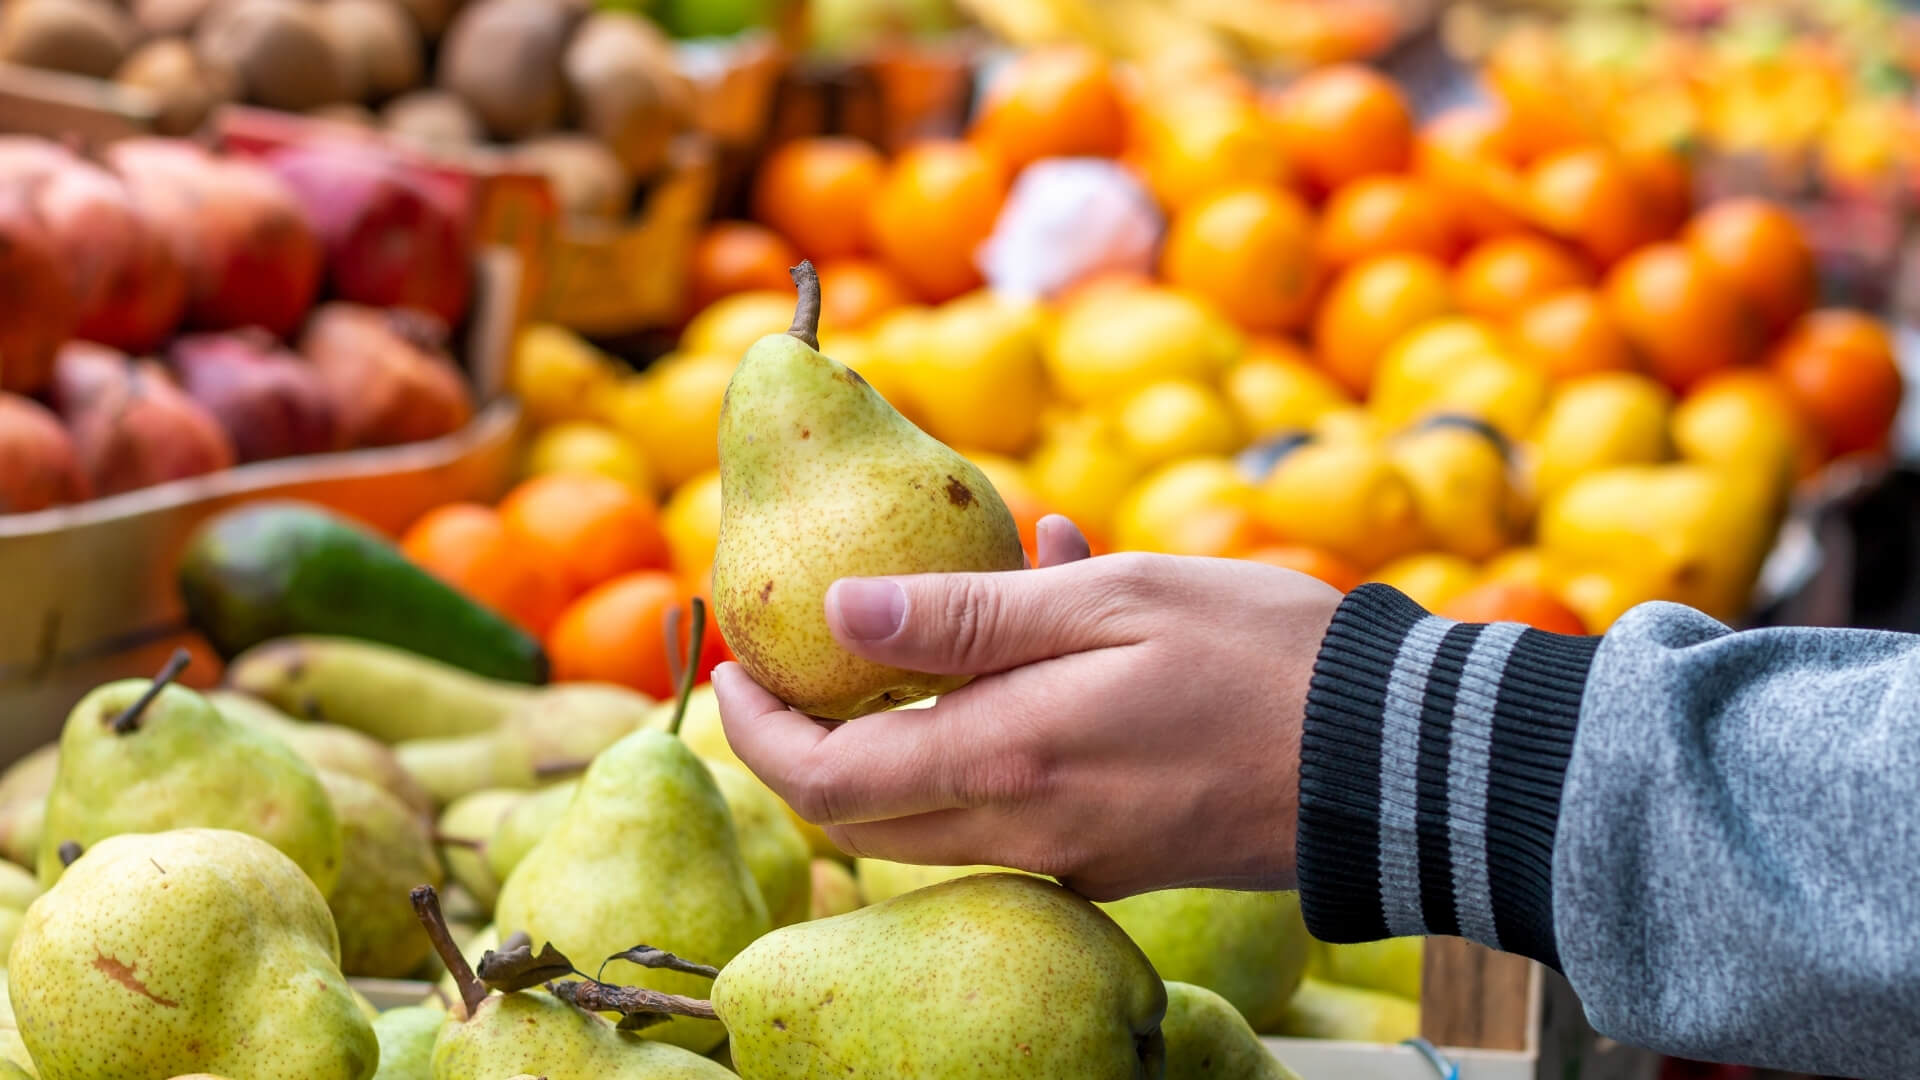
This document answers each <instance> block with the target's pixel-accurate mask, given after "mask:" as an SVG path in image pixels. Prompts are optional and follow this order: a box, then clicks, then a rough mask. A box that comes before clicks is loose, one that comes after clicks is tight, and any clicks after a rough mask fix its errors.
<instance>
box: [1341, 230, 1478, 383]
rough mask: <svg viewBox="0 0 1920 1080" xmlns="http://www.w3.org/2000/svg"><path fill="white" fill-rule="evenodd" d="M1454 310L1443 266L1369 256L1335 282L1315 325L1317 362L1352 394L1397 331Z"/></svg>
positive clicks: (1367, 379)
mask: <svg viewBox="0 0 1920 1080" xmlns="http://www.w3.org/2000/svg"><path fill="white" fill-rule="evenodd" d="M1452 310H1453V288H1452V285H1451V283H1450V282H1449V281H1448V278H1447V268H1446V267H1445V266H1444V265H1442V264H1441V263H1440V262H1439V261H1438V260H1436V259H1432V258H1429V257H1428V256H1425V255H1382V256H1379V257H1378V258H1374V259H1368V260H1367V261H1365V262H1362V263H1360V264H1358V265H1356V266H1354V267H1353V268H1352V269H1350V270H1348V271H1347V272H1346V273H1344V274H1342V275H1341V276H1340V277H1339V279H1338V280H1336V281H1335V282H1334V283H1333V288H1332V289H1331V290H1330V291H1329V292H1328V293H1327V298H1326V300H1325V301H1324V302H1323V303H1321V305H1320V312H1319V315H1318V317H1317V318H1316V320H1315V323H1314V344H1315V347H1316V351H1317V353H1318V355H1319V357H1320V365H1321V366H1322V367H1324V368H1325V369H1326V371H1327V373H1328V374H1329V375H1332V376H1333V377H1334V378H1336V379H1338V380H1340V382H1341V383H1342V384H1344V385H1345V386H1346V388H1347V389H1348V390H1351V391H1352V392H1353V393H1354V394H1355V395H1358V396H1362V397H1364V396H1365V395H1366V393H1367V389H1368V387H1370V386H1371V385H1372V383H1373V369H1374V365H1375V364H1377V363H1379V360H1380V355H1381V354H1382V353H1384V352H1386V350H1387V347H1388V346H1390V345H1392V344H1393V343H1394V341H1396V340H1397V339H1398V338H1399V337H1400V335H1402V334H1404V333H1406V332H1407V331H1409V330H1411V329H1413V328H1414V327H1416V326H1419V325H1420V324H1421V323H1424V322H1426V321H1428V320H1429V319H1436V318H1439V317H1440V316H1442V315H1445V314H1447V313H1448V312H1450V311H1452Z"/></svg>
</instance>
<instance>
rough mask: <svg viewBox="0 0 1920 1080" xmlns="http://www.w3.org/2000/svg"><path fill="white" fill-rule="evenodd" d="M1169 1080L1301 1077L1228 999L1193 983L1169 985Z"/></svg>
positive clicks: (1164, 1024)
mask: <svg viewBox="0 0 1920 1080" xmlns="http://www.w3.org/2000/svg"><path fill="white" fill-rule="evenodd" d="M1160 1032H1161V1034H1162V1035H1164V1036H1166V1040H1167V1080H1300V1078H1299V1077H1297V1076H1295V1075H1294V1074H1293V1073H1292V1071H1290V1070H1289V1069H1288V1068H1287V1067H1286V1066H1284V1065H1282V1064H1280V1062H1279V1061H1278V1060H1276V1059H1275V1058H1274V1056H1273V1053H1272V1051H1270V1050H1268V1049H1267V1048H1266V1047H1264V1046H1262V1045H1260V1036H1258V1035H1255V1034H1254V1033H1253V1028H1251V1027H1249V1026H1248V1025H1247V1018H1246V1017H1244V1016H1241V1015H1240V1010H1238V1009H1236V1008H1234V1007H1233V1004H1232V1003H1231V1002H1229V1001H1228V1000H1227V999H1226V998H1223V997H1221V996H1220V995H1219V994H1216V993H1214V992H1213V991H1211V990H1209V989H1207V988H1206V987H1204V986H1194V985H1193V984H1192V983H1183V982H1170V983H1168V984H1167V1018H1166V1019H1165V1020H1163V1021H1161V1022H1160Z"/></svg>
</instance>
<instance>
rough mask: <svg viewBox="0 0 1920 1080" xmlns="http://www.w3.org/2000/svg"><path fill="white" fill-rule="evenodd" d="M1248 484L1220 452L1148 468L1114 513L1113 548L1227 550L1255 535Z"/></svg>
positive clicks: (1186, 551) (1242, 546)
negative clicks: (1151, 470)
mask: <svg viewBox="0 0 1920 1080" xmlns="http://www.w3.org/2000/svg"><path fill="white" fill-rule="evenodd" d="M1252 499H1253V489H1252V487H1251V486H1250V485H1248V483H1247V482H1246V481H1245V480H1244V479H1242V478H1241V476H1240V473H1239V471H1238V470H1236V469H1235V468H1234V467H1233V462H1231V461H1228V460H1227V459H1225V458H1214V457H1197V458H1186V459H1183V460H1181V461H1175V462H1172V463H1170V464H1167V465H1163V466H1161V467H1160V468H1159V469H1157V470H1155V471H1153V472H1151V473H1148V474H1147V476H1146V478H1145V479H1143V480H1141V481H1140V483H1139V484H1138V485H1136V486H1135V487H1134V489H1133V490H1132V491H1130V492H1128V493H1127V497H1126V498H1125V499H1123V500H1122V501H1121V503H1120V509H1119V511H1118V512H1117V513H1116V514H1115V515H1114V526H1113V527H1114V535H1113V539H1114V547H1115V549H1116V550H1119V551H1161V552H1166V553H1167V554H1170V555H1213V556H1220V555H1227V554H1229V553H1232V552H1237V551H1244V550H1246V549H1247V548H1249V547H1252V546H1253V545H1254V543H1255V542H1256V541H1257V540H1258V539H1260V529H1259V526H1258V524H1257V523H1256V522H1255V521H1254V518H1253V512H1252V508H1251V503H1252Z"/></svg>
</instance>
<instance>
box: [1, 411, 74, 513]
mask: <svg viewBox="0 0 1920 1080" xmlns="http://www.w3.org/2000/svg"><path fill="white" fill-rule="evenodd" d="M86 497H87V478H86V476H85V475H84V474H83V473H81V471H80V462H79V459H78V458H77V457H75V456H74V452H73V439H72V437H70V436H69V435H68V434H67V429H66V428H63V427H61V426H60V421H59V419H58V418H57V417H55V416H54V415H53V414H52V413H51V412H48V411H47V410H46V408H45V407H44V406H42V405H40V404H39V403H38V402H36V401H34V400H32V399H31V398H23V397H21V396H19V395H18V394H9V393H6V392H4V391H0V514H23V513H27V512H29V511H33V510H45V509H46V508H47V507H49V506H58V505H60V504H61V503H70V502H79V501H80V500H82V499H85V498H86Z"/></svg>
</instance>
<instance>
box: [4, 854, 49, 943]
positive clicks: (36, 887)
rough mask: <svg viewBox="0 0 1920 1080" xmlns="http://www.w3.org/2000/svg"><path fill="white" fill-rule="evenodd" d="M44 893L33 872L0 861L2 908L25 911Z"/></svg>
mask: <svg viewBox="0 0 1920 1080" xmlns="http://www.w3.org/2000/svg"><path fill="white" fill-rule="evenodd" d="M43 891H44V890H42V889H41V888H40V879H39V878H37V877H34V876H33V871H31V870H28V869H27V868H26V867H23V866H15V865H14V864H13V863H10V862H4V861H0V907H6V908H13V909H14V910H16V911H25V910H27V905H28V904H31V903H33V902H34V900H35V899H37V898H38V897H39V895H40V894H41V892H43ZM4 958H5V954H4V953H0V959H4Z"/></svg>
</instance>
